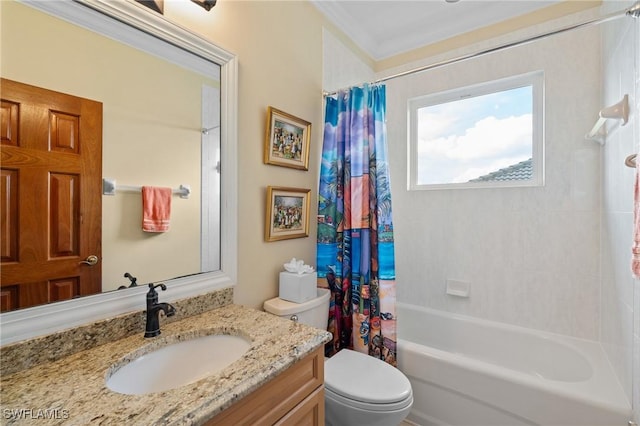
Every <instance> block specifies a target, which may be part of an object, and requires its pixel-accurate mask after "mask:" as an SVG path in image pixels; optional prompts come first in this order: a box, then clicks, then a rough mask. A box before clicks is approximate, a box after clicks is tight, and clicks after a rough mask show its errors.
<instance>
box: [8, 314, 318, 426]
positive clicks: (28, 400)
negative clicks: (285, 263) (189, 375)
mask: <svg viewBox="0 0 640 426" xmlns="http://www.w3.org/2000/svg"><path fill="white" fill-rule="evenodd" d="M161 326H162V334H161V335H160V336H158V337H155V338H152V339H145V338H144V337H143V334H144V330H140V333H138V334H136V335H133V336H130V337H126V338H123V339H119V340H116V341H113V342H109V343H106V344H103V345H100V346H96V347H93V348H90V349H87V350H84V351H81V352H78V353H75V354H73V355H69V356H66V357H64V358H62V359H59V360H56V361H54V362H49V363H45V364H42V365H36V366H34V367H31V368H28V369H25V370H22V371H18V372H16V373H12V374H9V375H4V376H3V377H2V378H1V381H0V385H1V389H0V400H1V401H2V413H1V414H0V423H1V424H7V425H10V424H21V425H22V424H29V423H33V424H38V425H42V424H65V425H69V424H78V425H89V424H96V425H103V424H131V425H198V424H202V423H204V422H205V421H206V420H208V419H210V418H211V417H213V416H214V415H216V414H218V413H220V412H221V411H222V410H224V409H225V408H227V407H229V406H230V405H231V404H232V403H234V402H235V401H237V400H239V399H240V398H242V397H244V396H246V395H248V394H249V393H251V392H253V391H254V390H256V389H258V388H259V387H260V386H261V385H262V384H264V383H266V382H267V381H268V380H270V379H271V378H273V377H275V376H276V375H278V374H279V373H281V372H283V371H284V370H286V369H287V368H288V367H290V366H291V365H292V364H294V363H295V362H296V361H298V360H300V359H302V358H304V357H305V356H306V355H308V354H309V353H311V352H313V351H314V350H315V349H317V348H318V347H320V346H321V345H322V344H324V343H325V342H327V341H328V340H329V338H330V333H328V332H327V331H323V330H319V329H315V328H312V327H308V326H305V325H302V324H297V323H294V322H292V321H289V320H285V319H282V318H279V317H277V316H274V315H271V314H268V313H265V312H260V311H257V310H254V309H250V308H246V307H242V306H239V305H233V304H230V305H227V306H223V307H220V308H217V309H214V310H211V311H207V312H204V313H201V314H199V315H195V316H191V317H188V318H185V319H183V320H180V321H176V322H172V323H164V322H163V318H162V319H161ZM213 333H222V334H237V335H242V336H244V337H247V338H249V339H250V340H251V342H252V343H251V348H250V349H249V350H248V351H247V353H245V355H244V356H243V357H242V358H240V359H239V360H237V361H236V362H234V363H233V364H231V365H229V366H228V367H226V368H225V369H223V370H221V371H220V372H218V373H215V374H213V375H211V376H209V377H207V378H205V379H202V380H200V381H198V382H195V383H192V384H189V385H186V386H182V387H179V388H177V389H172V390H168V391H164V392H158V393H152V394H146V395H123V394H119V393H116V392H113V391H111V390H110V389H108V388H107V387H106V385H105V378H106V376H107V371H108V370H109V369H110V367H111V366H112V365H114V364H117V363H119V362H120V361H121V360H122V359H123V358H124V357H125V356H127V355H128V354H130V353H132V352H134V351H137V350H139V349H140V348H141V347H145V346H149V349H150V350H152V349H153V348H155V347H158V346H160V345H161V344H162V343H163V341H165V340H168V341H172V340H173V341H175V340H176V339H186V338H189V337H193V336H195V335H201V334H213ZM17 413H19V414H17ZM44 417H49V418H45V419H43V418H44ZM50 417H54V418H53V419H52V418H50Z"/></svg>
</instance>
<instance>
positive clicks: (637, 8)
mask: <svg viewBox="0 0 640 426" xmlns="http://www.w3.org/2000/svg"><path fill="white" fill-rule="evenodd" d="M623 16H631V17H634V18H638V17H640V0H638V1H636V2H635V3H634V4H633V6H631V7H629V8H628V9H625V10H622V11H618V12H612V13H610V14H608V15H605V16H602V17H600V18H594V19H590V20H588V21H585V22H581V23H579V24H573V25H569V26H566V27H563V28H559V29H557V30H553V31H549V32H546V33H543V34H539V35H536V36H533V37H529V38H526V39H523V40H519V41H514V42H511V43H506V44H502V45H499V46H496V47H492V48H490V49H486V50H482V51H480V52H476V53H470V54H466V55H461V56H458V57H455V58H451V59H446V60H443V61H440V62H436V63H433V64H429V65H425V66H422V67H418V68H414V69H411V70H408V71H403V72H400V73H397V74H393V75H390V76H387V77H382V78H379V79H377V80H374V81H373V82H371V83H369V84H379V83H383V82H385V81H388V80H393V79H396V78H399V77H405V76H408V75H412V74H418V73H421V72H424V71H429V70H432V69H434V68H439V67H442V66H445V65H450V64H454V63H456V62H462V61H466V60H467V59H473V58H477V57H480V56H484V55H487V54H489V53H494V52H498V51H500V50H505V49H509V48H512V47H516V46H521V45H524V44H528V43H531V42H534V41H537V40H541V39H543V38H546V37H550V36H552V35H556V34H561V33H564V32H567V31H571V30H575V29H578V28H582V27H586V26H589V25H597V24H602V23H604V22H608V21H612V20H614V19H618V18H621V17H623ZM341 90H343V89H341ZM339 92H340V90H336V91H333V92H322V95H323V96H324V97H327V96H334V95H337V94H338V93H339Z"/></svg>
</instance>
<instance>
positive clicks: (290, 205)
mask: <svg viewBox="0 0 640 426" xmlns="http://www.w3.org/2000/svg"><path fill="white" fill-rule="evenodd" d="M310 195H311V190H310V189H305V188H289V187H283V186H268V187H267V208H266V215H265V234H264V239H265V241H279V240H288V239H292V238H304V237H308V236H309V202H310Z"/></svg>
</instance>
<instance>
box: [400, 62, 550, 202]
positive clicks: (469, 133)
mask: <svg viewBox="0 0 640 426" xmlns="http://www.w3.org/2000/svg"><path fill="white" fill-rule="evenodd" d="M543 104H544V103H543V74H542V72H535V73H529V74H524V75H519V76H515V77H510V78H506V79H502V80H496V81H492V82H488V83H482V84H478V85H474V86H468V87H463V88H458V89H453V90H448V91H446V92H440V93H435V94H431V95H427V96H422V97H419V98H413V99H410V100H409V129H410V131H409V174H408V176H409V188H410V189H412V190H416V189H441V188H447V189H450V188H474V187H504V186H509V187H512V186H540V185H543V183H544V155H543V151H544V149H543V134H544V132H543V121H544V120H543Z"/></svg>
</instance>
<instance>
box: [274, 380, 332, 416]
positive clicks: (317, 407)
mask: <svg viewBox="0 0 640 426" xmlns="http://www.w3.org/2000/svg"><path fill="white" fill-rule="evenodd" d="M276 425H277V426H324V386H322V387H320V388H318V389H316V390H315V391H314V392H313V393H312V394H311V395H309V396H308V397H307V398H306V399H305V400H304V401H302V402H301V403H300V404H298V406H297V407H296V408H294V409H293V410H291V411H289V412H288V413H287V414H286V415H285V416H284V417H283V418H281V419H280V420H279V421H278V422H277V423H276Z"/></svg>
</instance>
